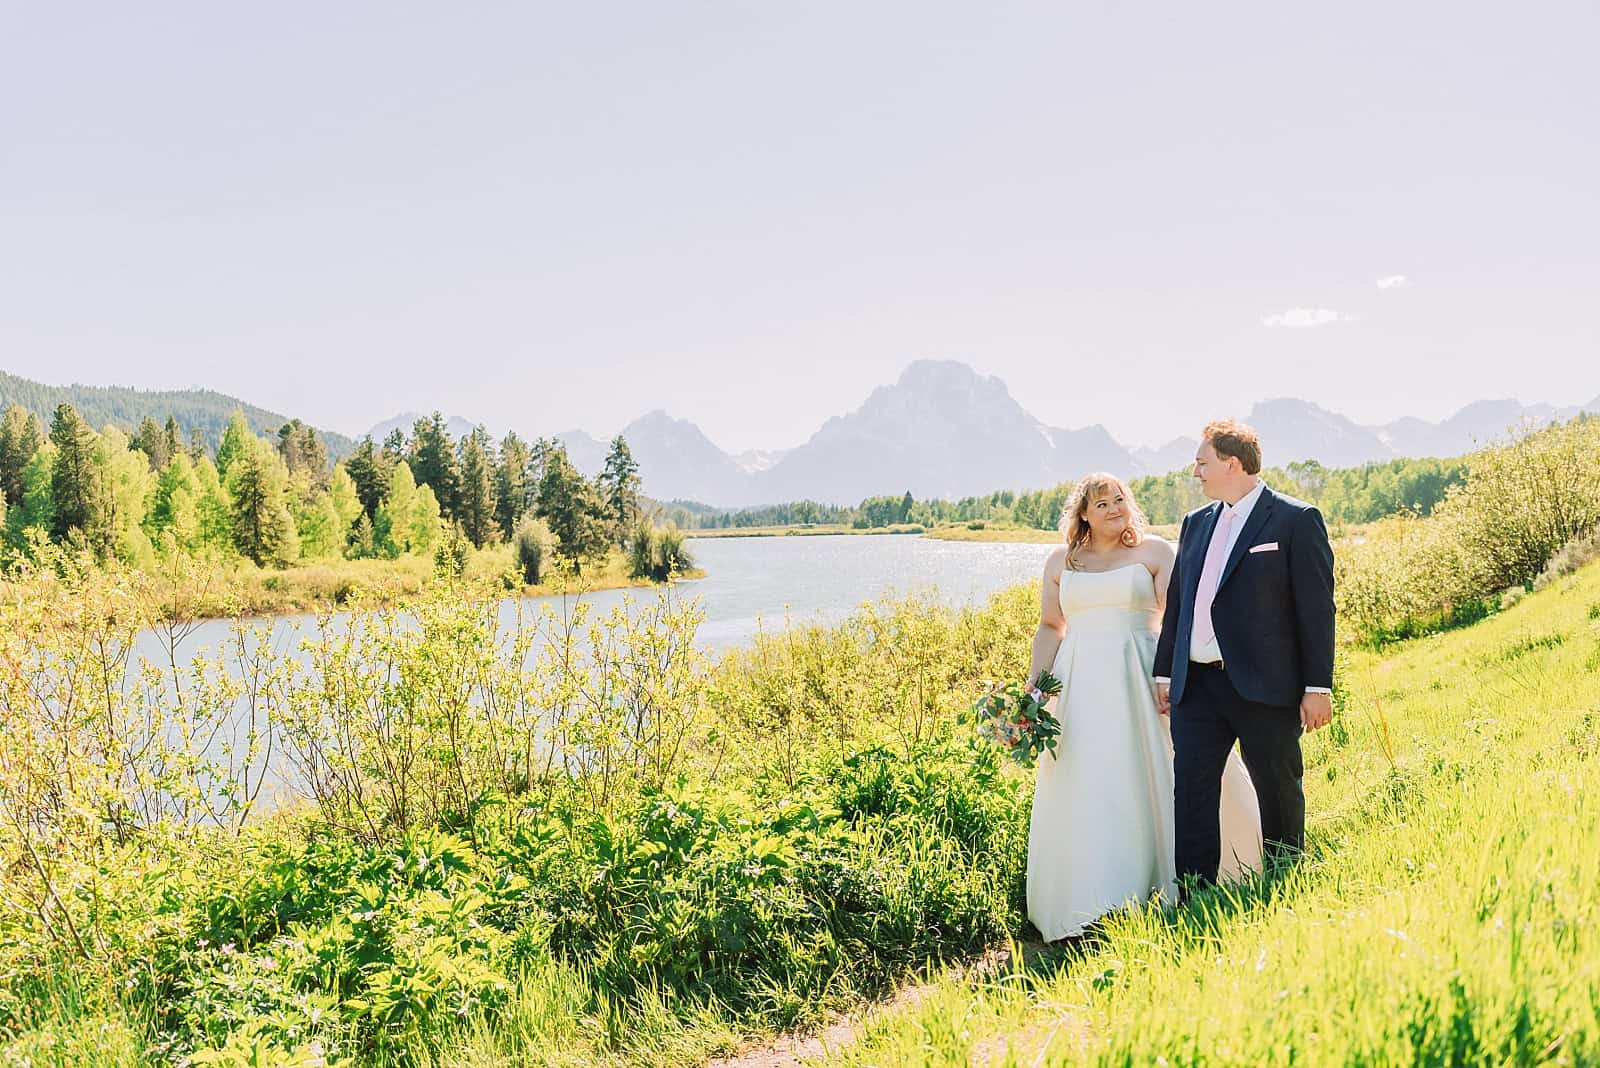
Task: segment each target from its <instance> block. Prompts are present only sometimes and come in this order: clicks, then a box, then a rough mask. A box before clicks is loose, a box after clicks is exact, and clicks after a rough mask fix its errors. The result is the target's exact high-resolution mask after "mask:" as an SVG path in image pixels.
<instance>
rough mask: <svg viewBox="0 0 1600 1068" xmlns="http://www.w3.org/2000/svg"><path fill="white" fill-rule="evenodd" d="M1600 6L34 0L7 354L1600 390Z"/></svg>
mask: <svg viewBox="0 0 1600 1068" xmlns="http://www.w3.org/2000/svg"><path fill="white" fill-rule="evenodd" d="M1597 41H1600V6H1596V5H1594V4H1593V3H1591V2H1582V3H1535V4H1528V5H1511V6H1507V5H1503V4H1488V3H1477V2H1460V0H1457V2H1452V3H1432V2H1418V3H1404V4H1396V3H1393V2H1386V3H1368V2H1365V0H1351V2H1346V3H1343V4H1338V5H1319V6H1311V5H1303V4H1284V3H1268V2H1260V3H1230V2H1226V0H1222V2H1217V3H1208V4H1160V5H1152V4H1116V3H1074V2H1059V0H1058V2H1051V3H1009V2H1005V0H996V2H986V3H983V4H974V3H947V2H941V0H916V2H901V0H892V2H891V0H885V2H860V0H855V2H849V3H845V2H830V0H819V2H811V3H804V4H777V3H766V2H753V0H741V2H734V0H729V2H723V3H704V2H694V0H675V2H673V3H659V2H644V0H640V2H636V3H606V2H595V3H584V4H572V3H559V4H557V3H526V2H525V3H507V4H494V3H482V4H471V5H441V4H421V3H402V2H386V3H381V4H379V3H371V4H366V3H357V2H342V3H339V4H326V3H318V4H310V3H297V2H283V3H277V4H269V5H268V4H257V5H238V4H215V3H155V4H140V5H131V4H112V3H103V4H81V3H71V2H63V3H51V4H26V3H20V2H12V0H0V369H3V370H6V371H9V372H11V373H13V374H19V375H23V376H25V377H29V378H34V379H37V380H41V381H45V382H51V383H65V382H70V381H78V382H84V383H91V384H97V385H110V384H117V385H133V386H139V387H144V388H182V387H188V386H203V387H207V388H212V389H217V390H221V391H223V392H225V393H230V394H234V395H236V396H239V397H242V398H244V399H246V400H249V401H250V402H252V403H255V404H259V405H261V406H263V407H266V408H270V409H273V410H276V411H279V412H282V413H285V414H287V415H294V416H298V417H300V418H302V419H305V420H307V421H308V422H311V423H313V424H315V425H320V426H323V427H326V428H329V429H333V430H338V431H341V432H344V433H361V432H363V431H364V430H365V429H366V428H368V427H370V426H371V425H373V424H374V423H377V422H378V421H380V420H382V419H385V418H387V417H389V416H392V415H395V414H397V413H399V412H402V411H430V410H434V409H439V410H442V411H444V412H446V413H447V414H458V415H462V416H465V417H467V418H469V419H472V420H474V421H478V422H482V423H484V424H486V425H488V426H490V427H491V428H492V429H496V430H497V431H499V430H504V429H508V428H514V429H517V430H518V431H519V432H522V433H524V434H525V435H532V434H548V433H553V432H556V431H559V430H564V429H568V428H572V427H581V428H583V429H587V430H589V431H591V432H593V433H596V434H610V433H614V432H615V431H616V430H617V429H619V428H620V427H621V426H623V425H624V424H625V423H627V422H628V421H630V420H632V419H633V418H635V417H637V416H638V415H640V414H642V413H644V412H645V411H647V410H651V409H656V408H664V409H666V410H667V411H669V412H670V413H672V414H673V415H676V416H679V417H682V418H687V419H691V420H693V421H694V422H696V423H697V424H699V425H700V426H701V427H702V428H703V429H704V430H705V431H706V432H707V434H708V435H709V436H710V437H711V438H712V440H713V441H715V442H716V443H717V444H719V445H721V446H722V447H724V448H726V449H729V450H730V451H738V450H742V449H749V448H785V447H789V446H793V445H796V444H799V443H801V442H802V441H804V440H805V439H806V438H807V437H808V436H809V435H810V434H811V433H812V432H813V431H814V430H816V429H817V427H818V426H819V425H820V424H821V423H822V422H823V421H824V420H825V419H826V418H828V417H830V416H832V415H837V414H842V413H843V412H846V411H849V410H851V409H853V408H855V407H857V406H858V405H859V404H860V403H861V402H862V401H863V400H864V399H865V397H866V395H867V394H868V393H869V392H870V391H871V390H872V389H873V388H875V387H877V386H879V385H882V384H885V383H887V382H891V381H893V380H894V379H895V378H897V377H898V376H899V374H900V372H901V371H902V370H903V369H904V367H905V366H906V365H907V364H908V363H910V362H912V361H913V360H917V359H924V358H931V359H956V360H962V361H964V362H967V363H969V364H971V365H972V366H973V367H975V368H977V369H978V370H979V371H981V372H983V373H985V374H994V375H998V376H1000V377H1001V378H1002V379H1004V380H1005V381H1006V382H1007V384H1008V385H1009V386H1010V387H1011V390H1012V392H1013V394H1014V395H1015V396H1016V397H1017V398H1018V399H1019V400H1020V401H1021V402H1022V403H1023V405H1024V406H1025V407H1027V408H1028V409H1029V410H1030V411H1032V412H1033V413H1034V414H1036V415H1038V416H1039V417H1040V418H1042V419H1044V420H1045V421H1046V422H1047V423H1049V424H1051V425H1056V426H1066V427H1079V426H1085V425H1089V424H1092V423H1100V424H1103V425H1105V426H1106V427H1107V428H1109V429H1110V430H1111V432H1112V433H1113V434H1114V435H1115V436H1116V437H1117V438H1118V439H1119V440H1121V441H1123V442H1124V443H1125V444H1130V445H1132V444H1158V443H1160V442H1164V441H1166V440H1168V439H1171V438H1172V437H1175V436H1177V435H1180V434H1192V433H1193V432H1194V430H1195V428H1196V427H1198V426H1199V425H1201V424H1202V423H1203V422H1205V421H1206V420H1207V419H1209V418H1212V417H1214V416H1217V415H1224V414H1233V415H1243V414H1245V413H1246V412H1247V411H1248V409H1249V407H1250V405H1251V404H1252V403H1254V402H1255V401H1256V400H1260V399H1263V398H1269V397H1277V396H1298V397H1304V398H1306V399H1310V400H1314V401H1316V402H1318V403H1321V404H1323V405H1325V406H1327V407H1329V408H1332V409H1334V410H1336V411H1339V412H1341V413H1343V414H1345V415H1348V416H1350V417H1352V418H1354V419H1356V420H1358V421H1360V422H1366V423H1377V422H1383V421H1387V420H1390V419H1393V418H1396V417H1399V416H1402V415H1417V416H1421V417H1424V418H1430V419H1438V418H1443V417H1445V416H1447V415H1449V414H1450V413H1451V412H1453V411H1454V410H1456V409H1457V408H1459V407H1461V406H1462V405H1464V404H1466V403H1468V402H1470V401H1473V400H1476V399H1480V398H1485V397H1505V396H1510V397H1516V398H1518V399H1520V400H1523V401H1526V402H1535V401H1548V402H1552V403H1556V404H1563V405H1565V404H1577V403H1584V402H1586V401H1589V400H1591V399H1593V398H1595V397H1597V396H1600V324H1597V312H1600V302H1597V300H1596V298H1597V297H1600V198H1597V197H1596V192H1595V191H1596V190H1597V189H1600V106H1597V104H1600V64H1596V63H1594V62H1593V52H1594V47H1595V44H1596V42H1597Z"/></svg>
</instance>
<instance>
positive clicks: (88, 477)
mask: <svg viewBox="0 0 1600 1068" xmlns="http://www.w3.org/2000/svg"><path fill="white" fill-rule="evenodd" d="M50 443H51V444H52V445H54V446H55V447H56V458H55V463H54V464H53V465H52V467H51V470H50V500H51V503H52V505H53V511H54V515H53V517H52V521H51V525H50V534H51V536H52V537H53V538H54V539H55V540H57V541H66V540H67V539H68V538H69V537H71V536H72V534H73V533H74V532H76V533H77V534H78V536H79V537H81V538H83V539H85V541H86V542H87V543H88V545H89V546H90V548H92V549H93V550H94V551H95V554H96V555H99V556H103V555H104V553H105V551H106V550H107V548H109V545H108V542H109V539H108V538H107V537H106V536H105V529H104V523H103V520H104V508H103V507H102V504H101V496H100V493H101V482H100V473H99V471H98V470H97V469H96V456H95V452H96V444H97V442H96V436H95V432H94V431H93V430H91V429H89V424H87V423H85V422H84V421H83V419H82V417H81V416H79V415H78V412H77V410H76V409H74V408H73V407H72V405H70V404H63V405H60V406H59V407H57V408H56V414H55V418H54V419H53V420H51V423H50Z"/></svg>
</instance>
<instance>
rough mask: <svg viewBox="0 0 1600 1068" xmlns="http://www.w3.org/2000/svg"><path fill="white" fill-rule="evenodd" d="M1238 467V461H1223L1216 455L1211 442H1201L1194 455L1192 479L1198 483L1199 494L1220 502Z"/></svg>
mask: <svg viewBox="0 0 1600 1068" xmlns="http://www.w3.org/2000/svg"><path fill="white" fill-rule="evenodd" d="M1238 466H1239V461H1238V460H1236V459H1234V458H1233V457H1229V458H1228V459H1226V460H1224V459H1223V458H1222V457H1220V456H1218V455H1217V450H1216V449H1214V448H1212V446H1211V442H1209V441H1202V442H1201V443H1200V449H1199V451H1198V452H1196V453H1195V454H1194V477H1195V478H1196V479H1197V480H1198V481H1199V483H1200V492H1201V493H1204V494H1205V495H1206V496H1207V497H1209V498H1211V499H1212V500H1214V501H1220V500H1222V499H1223V497H1224V496H1225V495H1226V489H1227V487H1228V485H1229V484H1230V483H1231V482H1232V481H1233V479H1234V477H1235V475H1236V469H1237V468H1238Z"/></svg>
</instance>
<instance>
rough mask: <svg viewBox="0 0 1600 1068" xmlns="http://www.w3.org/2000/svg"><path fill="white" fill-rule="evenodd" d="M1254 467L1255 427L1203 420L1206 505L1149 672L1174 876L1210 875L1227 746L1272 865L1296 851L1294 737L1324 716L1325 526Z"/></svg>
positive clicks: (1301, 804)
mask: <svg viewBox="0 0 1600 1068" xmlns="http://www.w3.org/2000/svg"><path fill="white" fill-rule="evenodd" d="M1260 473H1261V441H1260V439H1259V438H1258V437H1256V433H1255V431H1253V430H1251V429H1250V428H1249V427H1247V426H1245V425H1243V424H1241V423H1235V422H1233V421H1231V420H1222V421H1218V422H1214V423H1212V424H1210V425H1209V426H1207V427H1206V428H1205V430H1204V432H1203V433H1202V436H1201V441H1200V448H1199V451H1198V452H1197V453H1196V454H1195V462H1194V474H1195V477H1196V478H1197V479H1199V480H1200V488H1201V489H1202V490H1203V491H1204V493H1205V495H1206V496H1207V497H1210V498H1211V499H1212V501H1213V502H1214V503H1212V504H1210V505H1207V506H1206V507H1204V508H1201V509H1199V510H1198V511H1195V512H1191V513H1189V514H1188V515H1187V516H1185V517H1184V520H1183V529H1182V533H1181V534H1180V535H1179V538H1178V558H1177V562H1176V563H1175V564H1174V565H1173V568H1172V580H1171V583H1170V585H1169V586H1168V587H1167V606H1166V616H1165V618H1164V620H1163V622H1162V626H1161V641H1160V644H1159V645H1157V647H1156V660H1155V672H1154V673H1155V676H1156V679H1155V682H1156V701H1157V704H1158V705H1159V706H1160V709H1161V711H1162V713H1163V714H1170V715H1171V718H1172V744H1173V749H1174V752H1175V757H1174V765H1173V778H1174V782H1175V786H1176V797H1175V798H1174V808H1175V815H1176V819H1175V824H1176V827H1175V839H1176V843H1175V844H1176V847H1177V870H1178V878H1179V880H1180V882H1182V881H1185V876H1190V877H1193V878H1195V879H1198V880H1200V881H1201V882H1211V881H1214V880H1215V879H1216V877H1217V867H1218V864H1219V861H1220V859H1221V856H1220V854H1221V845H1220V839H1219V830H1218V816H1217V811H1218V806H1219V804H1220V802H1221V796H1222V769H1223V766H1224V764H1225V763H1226V762H1227V759H1228V753H1229V752H1230V750H1232V748H1233V743H1234V742H1235V741H1237V742H1238V743H1239V752H1240V755H1241V756H1242V757H1243V758H1244V763H1245V766H1246V767H1247V768H1249V769H1250V779H1251V781H1252V782H1253V783H1254V784H1255V788H1256V797H1257V799H1258V800H1259V801H1260V803H1261V834H1262V838H1263V839H1265V844H1266V857H1267V859H1268V860H1269V861H1270V859H1271V858H1272V857H1273V856H1274V855H1279V856H1282V855H1292V854H1295V853H1298V852H1299V851H1300V849H1301V846H1302V844H1303V843H1304V840H1305V819H1306V803H1305V794H1304V793H1303V792H1302V790H1301V787H1300V777H1301V764H1300V735H1301V733H1302V730H1307V731H1314V730H1316V729H1317V728H1319V727H1323V726H1325V725H1327V723H1328V722H1329V721H1330V720H1331V719H1332V718H1333V698H1332V687H1333V549H1332V547H1331V546H1330V545H1329V544H1328V531H1327V528H1326V527H1325V526H1324V525H1323V522H1322V514H1321V513H1320V512H1318V511H1317V510H1316V508H1314V507H1312V506H1311V505H1309V504H1306V503H1305V502H1303V501H1297V500H1295V499H1294V498H1292V497H1285V496H1282V495H1281V494H1278V493H1274V492H1273V491H1272V490H1270V489H1268V488H1267V486H1266V485H1265V484H1264V483H1263V482H1262V481H1261V479H1260V477H1259V476H1260ZM1190 881H1192V880H1190Z"/></svg>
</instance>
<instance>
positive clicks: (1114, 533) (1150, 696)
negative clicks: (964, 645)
mask: <svg viewBox="0 0 1600 1068" xmlns="http://www.w3.org/2000/svg"><path fill="white" fill-rule="evenodd" d="M1061 530H1062V534H1063V535H1064V536H1065V544H1064V545H1062V546H1061V547H1059V548H1057V549H1056V550H1055V551H1054V552H1052V553H1051V554H1050V558H1049V560H1048V561H1047V562H1046V563H1045V568H1044V585H1043V589H1042V591H1041V597H1040V604H1039V627H1038V629H1037V630H1036V631H1035V632H1034V637H1033V661H1032V665H1031V666H1030V668H1029V672H1028V678H1029V680H1030V685H1031V684H1032V682H1033V680H1036V679H1037V678H1038V676H1039V673H1040V672H1041V671H1043V670H1045V669H1048V670H1049V671H1050V673H1051V674H1052V675H1054V676H1055V677H1056V678H1058V679H1060V680H1061V694H1060V696H1059V697H1057V698H1056V699H1055V701H1056V707H1055V716H1056V718H1057V719H1058V720H1060V722H1061V736H1060V738H1059V740H1058V741H1057V746H1056V753H1055V755H1054V756H1051V755H1049V754H1046V755H1045V756H1043V757H1041V758H1040V761H1039V772H1038V775H1039V777H1038V781H1037V783H1036V784H1035V786H1034V792H1033V819H1032V823H1031V825H1030V827H1029V830H1028V918H1029V919H1030V920H1032V921H1033V925H1034V926H1035V927H1037V928H1038V929H1039V933H1040V934H1041V935H1043V937H1044V940H1045V941H1046V942H1052V941H1055V940H1056V939H1058V938H1066V937H1070V936H1072V935H1076V934H1079V933H1081V932H1082V931H1083V929H1084V928H1085V927H1087V926H1088V925H1089V924H1090V923H1092V922H1094V921H1095V920H1096V919H1098V918H1099V917H1101V916H1103V915H1105V914H1106V913H1107V912H1110V911H1112V910H1113V909H1116V908H1117V907H1119V906H1121V905H1124V904H1128V903H1133V902H1141V901H1146V900H1148V899H1150V898H1152V897H1155V896H1157V895H1161V896H1164V897H1165V898H1166V899H1167V900H1168V901H1173V900H1175V899H1176V886H1175V885H1174V880H1175V866H1174V862H1173V838H1172V834H1173V830H1172V822H1173V821H1172V794H1173V779H1172V732H1171V728H1170V725H1169V724H1168V722H1167V719H1166V717H1165V716H1163V715H1161V714H1160V713H1159V712H1158V711H1157V707H1156V699H1155V694H1154V692H1153V689H1152V682H1151V666H1152V662H1153V661H1154V659H1155V649H1156V633H1157V630H1158V629H1159V627H1160V621H1161V609H1162V608H1163V606H1164V604H1165V601H1166V590H1167V581H1168V579H1169V578H1170V577H1171V575H1172V564H1173V550H1172V546H1171V545H1169V544H1168V543H1167V542H1165V541H1163V540H1162V539H1161V538H1158V537H1156V536H1154V535H1151V534H1147V533H1145V518H1144V515H1143V513H1142V512H1140V511H1139V506H1138V505H1137V504H1136V503H1135V502H1134V499H1133V494H1132V493H1130V492H1129V490H1128V487H1127V486H1126V485H1124V484H1123V482H1122V480H1121V479H1119V478H1117V477H1116V476H1114V475H1108V474H1094V475H1090V476H1089V477H1088V478H1086V479H1084V480H1083V481H1082V482H1081V483H1079V484H1078V487H1077V489H1076V490H1075V491H1074V492H1073V495H1072V499H1071V501H1070V502H1069V503H1068V505H1067V508H1066V511H1065V512H1064V513H1063V514H1062V517H1061ZM1218 818H1219V820H1220V821H1221V828H1222V855H1223V861H1222V870H1221V872H1220V876H1221V877H1222V878H1224V879H1227V878H1237V877H1238V876H1239V875H1240V874H1241V873H1243V872H1245V871H1248V870H1253V869H1256V868H1259V866H1260V862H1261V817H1260V813H1259V811H1258V809H1257V805H1256V796H1255V790H1254V789H1253V788H1252V786H1251V784H1250V776H1249V773H1248V772H1247V771H1246V770H1245V767H1244V763H1243V762H1242V761H1241V760H1240V758H1239V754H1238V753H1234V754H1233V755H1232V756H1230V757H1229V758H1228V765H1227V769H1226V771H1225V772H1224V773H1223V777H1222V806H1221V811H1220V812H1219V814H1218Z"/></svg>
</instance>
